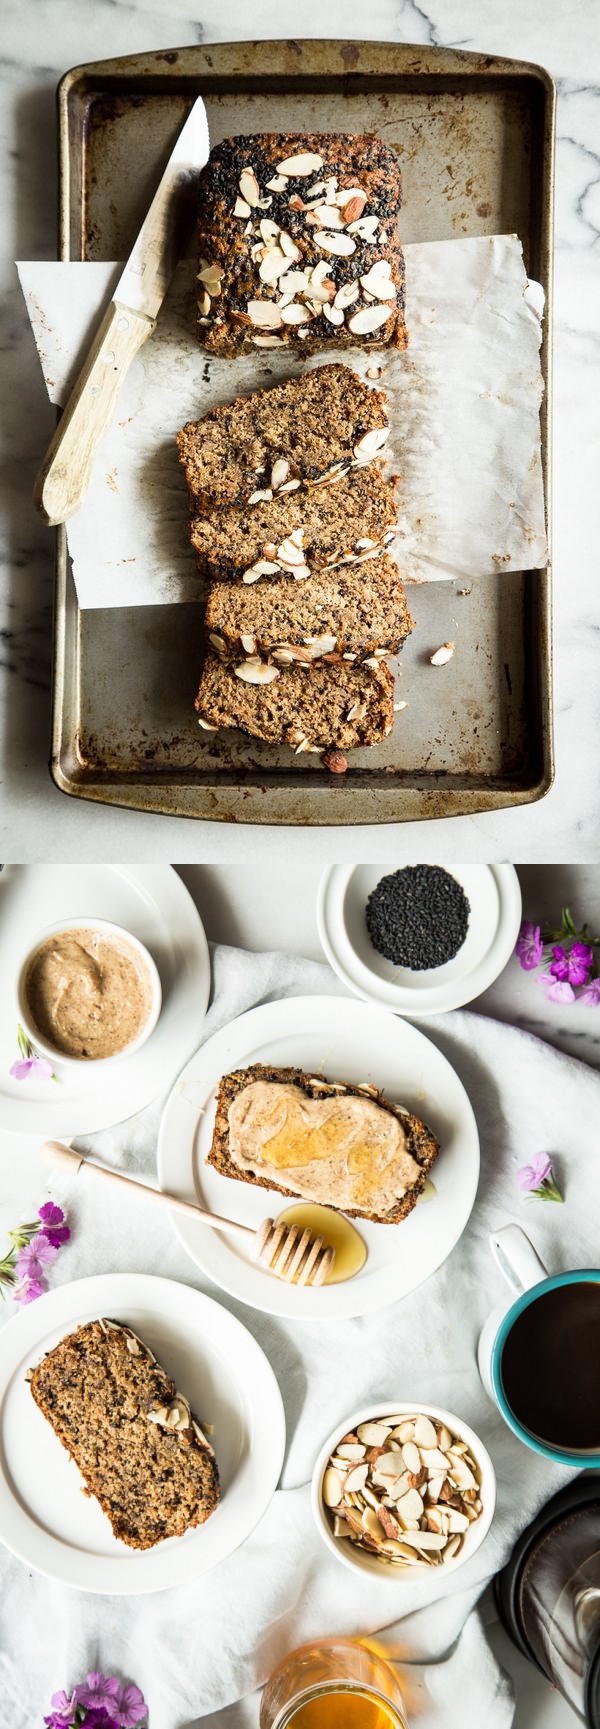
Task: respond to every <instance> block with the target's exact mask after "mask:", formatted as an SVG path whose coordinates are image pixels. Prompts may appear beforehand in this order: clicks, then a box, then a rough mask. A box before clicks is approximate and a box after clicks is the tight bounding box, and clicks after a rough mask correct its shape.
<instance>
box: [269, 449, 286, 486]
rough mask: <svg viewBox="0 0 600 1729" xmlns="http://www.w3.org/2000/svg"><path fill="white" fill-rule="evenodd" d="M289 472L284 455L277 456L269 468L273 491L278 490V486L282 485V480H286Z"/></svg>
mask: <svg viewBox="0 0 600 1729" xmlns="http://www.w3.org/2000/svg"><path fill="white" fill-rule="evenodd" d="M289 472H290V465H289V462H286V460H285V457H284V456H278V457H277V460H276V462H274V463H273V467H272V469H271V486H272V488H273V491H274V492H278V491H279V488H280V486H283V483H284V480H287V477H288V474H289Z"/></svg>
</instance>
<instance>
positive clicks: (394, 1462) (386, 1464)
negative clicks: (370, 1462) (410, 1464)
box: [377, 1451, 406, 1477]
mask: <svg viewBox="0 0 600 1729" xmlns="http://www.w3.org/2000/svg"><path fill="white" fill-rule="evenodd" d="M405 1470H406V1465H405V1463H404V1460H403V1457H402V1453H401V1452H400V1451H398V1452H397V1453H394V1452H389V1453H383V1454H382V1456H381V1458H380V1459H378V1460H377V1475H378V1477H401V1476H403V1473H404V1472H405Z"/></svg>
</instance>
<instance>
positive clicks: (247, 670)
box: [235, 660, 281, 684]
mask: <svg viewBox="0 0 600 1729" xmlns="http://www.w3.org/2000/svg"><path fill="white" fill-rule="evenodd" d="M235 676H236V678H241V679H243V681H244V683H245V684H272V683H273V679H275V678H279V677H280V676H281V675H280V672H279V667H278V666H268V665H267V662H266V661H264V660H261V661H260V663H259V665H258V666H254V665H253V664H252V663H251V662H250V661H249V660H245V661H243V662H242V665H241V666H236V667H235Z"/></svg>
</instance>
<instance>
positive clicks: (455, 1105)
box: [158, 997, 479, 1320]
mask: <svg viewBox="0 0 600 1729" xmlns="http://www.w3.org/2000/svg"><path fill="white" fill-rule="evenodd" d="M251 1063H270V1064H272V1065H273V1066H274V1067H275V1068H280V1067H281V1068H283V1067H288V1066H289V1067H293V1068H301V1069H305V1070H308V1073H309V1074H319V1073H321V1072H323V1073H324V1074H325V1075H326V1076H327V1078H328V1079H329V1080H345V1081H353V1082H355V1083H356V1082H358V1081H372V1082H374V1083H375V1084H376V1085H377V1086H378V1087H380V1088H381V1089H382V1090H383V1091H384V1092H385V1093H386V1094H387V1096H388V1098H390V1099H392V1100H393V1101H394V1102H396V1103H398V1104H401V1105H406V1106H407V1107H408V1109H409V1110H411V1111H414V1112H415V1114H416V1115H417V1116H420V1117H422V1118H424V1120H425V1122H427V1123H428V1124H429V1125H430V1127H431V1128H432V1129H433V1132H434V1134H435V1135H437V1137H438V1140H439V1141H440V1145H441V1152H440V1153H439V1154H438V1157H437V1159H436V1161H435V1165H434V1166H433V1169H432V1179H433V1182H434V1185H435V1195H434V1196H433V1197H432V1198H431V1199H429V1198H423V1199H422V1200H420V1201H419V1202H418V1203H417V1206H416V1207H415V1208H414V1209H413V1212H412V1213H410V1214H409V1216H408V1218H407V1219H404V1220H403V1221H402V1223H401V1224H399V1225H372V1224H369V1223H368V1222H365V1221H364V1220H362V1219H359V1220H356V1221H355V1222H356V1224H357V1227H358V1229H359V1231H360V1234H361V1236H362V1237H364V1240H365V1242H366V1244H367V1247H368V1250H369V1254H368V1259H367V1262H366V1264H365V1266H364V1267H363V1268H362V1270H361V1272H360V1273H357V1274H356V1275H355V1277H354V1278H353V1279H349V1280H348V1281H347V1282H346V1283H344V1284H339V1285H328V1286H321V1287H320V1288H319V1287H318V1288H317V1289H316V1290H302V1289H299V1288H298V1287H297V1286H295V1285H286V1284H284V1283H283V1281H282V1280H280V1279H277V1278H275V1276H274V1275H273V1274H272V1273H269V1272H267V1271H266V1270H265V1269H264V1268H263V1267H260V1266H256V1265H255V1264H254V1263H253V1262H252V1260H251V1258H250V1255H249V1252H248V1250H247V1249H246V1247H245V1244H243V1241H242V1244H240V1243H239V1242H238V1239H237V1238H235V1237H229V1238H226V1237H225V1236H221V1235H220V1234H219V1233H218V1232H217V1231H213V1230H211V1229H210V1228H207V1227H206V1226H202V1225H199V1224H196V1222H195V1220H194V1219H187V1218H185V1216H182V1215H181V1214H176V1213H172V1214H171V1218H172V1222H173V1226H174V1229H175V1231H176V1232H177V1235H178V1237H180V1239H181V1242H182V1243H183V1244H184V1246H185V1248H186V1249H187V1250H188V1252H189V1254H190V1255H191V1256H192V1259H193V1260H194V1261H195V1262H196V1264H197V1266H199V1267H201V1268H202V1270H203V1272H205V1273H208V1275H209V1277H210V1278H211V1279H214V1282H215V1284H217V1285H220V1286H221V1287H222V1289H223V1290H225V1291H229V1292H230V1293H231V1295H232V1296H235V1297H241V1299H242V1301H243V1302H244V1303H251V1304H252V1306H253V1308H255V1309H264V1310H266V1312H267V1313H268V1314H271V1315H296V1316H298V1317H300V1318H302V1319H304V1320H309V1319H312V1318H313V1317H316V1316H324V1317H325V1316H334V1315H335V1316H341V1315H344V1316H348V1315H364V1314H367V1313H368V1312H369V1311H370V1310H372V1309H379V1308H382V1307H383V1306H384V1304H385V1303H392V1302H393V1301H394V1300H395V1299H396V1298H397V1297H404V1296H406V1293H407V1291H413V1290H414V1289H415V1286H416V1285H420V1284H421V1283H422V1281H423V1279H427V1278H428V1277H429V1274H430V1273H433V1272H435V1269H436V1267H439V1266H440V1264H441V1262H442V1261H444V1260H445V1259H446V1255H449V1254H450V1250H451V1249H453V1248H454V1245H455V1243H456V1242H458V1238H459V1237H460V1235H461V1232H462V1231H464V1228H465V1225H466V1223H467V1219H468V1217H469V1214H470V1212H471V1208H472V1206H473V1202H474V1199H475V1191H476V1189H477V1180H478V1175H479V1140H478V1136H477V1127H476V1123H475V1118H474V1115H473V1111H472V1108H471V1105H470V1104H469V1100H468V1098H467V1095H466V1092H465V1089H464V1087H463V1085H462V1082H461V1081H459V1079H458V1075H456V1074H455V1072H454V1069H453V1068H451V1066H450V1063H448V1062H447V1061H446V1058H445V1057H443V1056H441V1054H440V1052H439V1051H437V1050H436V1048H435V1045H432V1044H431V1043H430V1041H429V1039H427V1038H425V1035H424V1033H420V1032H418V1031H417V1028H416V1027H411V1026H409V1025H408V1023H407V1022H405V1021H398V1020H394V1018H393V1016H391V1015H387V1014H384V1013H383V1012H382V1010H381V1009H374V1008H368V1007H366V1005H365V1004H364V1003H356V1002H352V1001H351V1000H349V999H347V998H345V997H290V998H287V999H284V1000H283V1001H282V1002H274V1003H264V1004H262V1005H261V1006H260V1008H256V1009H250V1010H249V1012H248V1013H247V1014H245V1015H240V1016H239V1018H238V1020H235V1021H232V1022H231V1023H230V1025H229V1026H228V1027H224V1028H223V1029H222V1030H221V1032H218V1033H215V1034H214V1036H213V1038H212V1039H209V1040H208V1041H207V1043H206V1044H205V1045H203V1046H202V1049H201V1050H200V1051H198V1052H197V1053H196V1055H195V1056H194V1057H192V1060H191V1062H190V1063H188V1065H187V1068H185V1069H184V1071H183V1074H182V1076H181V1078H180V1080H179V1081H178V1082H177V1085H176V1086H175V1088H174V1090H173V1092H172V1093H171V1096H170V1098H169V1100H168V1101H167V1104H166V1107H165V1111H164V1114H163V1119H162V1123H161V1126H160V1134H159V1140H158V1180H159V1183H160V1185H161V1188H163V1189H166V1190H167V1191H168V1192H169V1193H170V1194H174V1195H178V1196H182V1197H183V1198H184V1199H185V1200H194V1199H196V1198H197V1199H198V1200H199V1201H200V1203H201V1205H202V1206H203V1207H206V1208H208V1210H209V1211H210V1212H213V1213H221V1214H222V1215H223V1214H224V1215H225V1216H226V1217H228V1218H232V1219H238V1220H239V1221H240V1222H241V1223H242V1224H250V1225H255V1226H258V1225H259V1224H260V1221H261V1219H264V1218H265V1217H267V1216H268V1215H269V1214H274V1216H275V1217H276V1216H277V1215H278V1214H279V1213H281V1212H283V1210H284V1208H285V1206H286V1204H287V1205H289V1202H288V1203H286V1200H285V1198H284V1196H283V1195H278V1194H277V1193H275V1192H272V1191H271V1190H269V1189H261V1188H257V1187H253V1186H252V1185H251V1184H249V1183H242V1182H239V1183H238V1182H236V1181H235V1180H232V1179H231V1178H228V1177H222V1176H220V1174H219V1172H218V1171H215V1170H214V1169H213V1168H212V1166H211V1165H206V1164H205V1159H206V1155H207V1153H208V1151H209V1149H210V1145H211V1140H212V1133H213V1125H214V1119H215V1095H216V1090H217V1087H218V1085H219V1081H220V1080H221V1077H222V1075H224V1074H227V1073H228V1072H229V1071H230V1070H231V1069H239V1068H246V1067H248V1065H249V1064H251Z"/></svg>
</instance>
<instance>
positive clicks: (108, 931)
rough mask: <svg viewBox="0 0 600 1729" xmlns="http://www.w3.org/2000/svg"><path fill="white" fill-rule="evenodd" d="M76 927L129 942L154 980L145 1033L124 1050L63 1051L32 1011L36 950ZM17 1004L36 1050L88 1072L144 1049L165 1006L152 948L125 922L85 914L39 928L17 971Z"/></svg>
mask: <svg viewBox="0 0 600 1729" xmlns="http://www.w3.org/2000/svg"><path fill="white" fill-rule="evenodd" d="M75 930H89V931H92V930H93V931H101V932H102V933H103V935H104V936H115V937H119V938H120V940H121V942H122V943H124V944H126V945H127V946H128V947H129V948H130V949H132V950H133V952H134V954H136V955H137V956H138V959H139V961H140V963H141V965H142V966H144V967H145V969H146V972H147V974H148V978H149V980H150V986H151V993H152V994H151V1002H150V1008H149V1011H148V1015H147V1018H146V1020H145V1021H144V1025H143V1027H142V1029H141V1032H139V1033H138V1036H137V1038H136V1039H132V1041H131V1043H130V1044H128V1045H124V1046H123V1049H122V1050H121V1051H114V1052H113V1053H112V1054H111V1055H110V1056H108V1057H72V1056H68V1055H66V1054H65V1053H64V1052H63V1051H61V1050H58V1049H57V1047H56V1045H51V1044H50V1043H49V1041H48V1040H47V1039H44V1038H43V1037H42V1035H41V1033H40V1032H38V1029H37V1027H36V1025H35V1022H34V1021H32V1019H31V1016H30V1014H29V1012H28V1007H27V999H26V996H25V988H24V987H25V979H26V975H27V971H28V968H29V966H30V964H31V961H32V960H33V956H34V955H35V954H36V951H37V950H38V949H39V948H41V946H42V943H45V942H46V941H47V939H48V937H53V936H60V935H61V933H62V932H63V931H75ZM17 1004H18V1013H19V1020H20V1022H21V1025H22V1027H23V1029H24V1031H25V1033H26V1034H27V1037H28V1038H29V1039H30V1040H31V1043H32V1045H34V1046H35V1049H36V1051H39V1053H40V1055H41V1056H44V1057H47V1058H48V1059H49V1061H50V1062H51V1063H52V1064H53V1066H54V1067H56V1068H68V1069H73V1068H76V1069H80V1070H81V1069H82V1068H83V1067H85V1070H86V1073H87V1071H88V1069H93V1070H97V1069H100V1068H101V1069H106V1068H108V1067H109V1065H111V1064H113V1063H116V1062H120V1061H121V1060H122V1058H123V1057H131V1056H133V1054H134V1052H135V1051H139V1050H140V1048H141V1046H142V1045H144V1044H145V1043H146V1040H147V1039H149V1038H150V1034H151V1033H153V1032H154V1028H155V1026H156V1023H157V1021H158V1017H159V1015H160V1011H161V1007H162V987H161V982H160V975H159V971H158V967H157V965H156V962H155V961H154V960H153V958H152V955H151V954H150V951H149V949H147V948H146V946H145V944H144V943H142V942H140V940H139V937H134V936H132V934H131V931H128V930H125V929H124V928H123V926H122V925H116V924H113V923H112V921H111V920H110V919H97V918H85V917H84V916H83V915H82V916H81V917H80V918H77V917H76V918H71V919H60V920H58V921H57V923H56V924H51V925H48V926H47V927H46V929H45V930H42V931H38V933H37V935H36V937H35V940H34V942H30V943H29V945H28V948H27V953H26V955H25V956H24V958H23V961H22V962H21V965H20V967H19V971H18V974H17Z"/></svg>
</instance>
